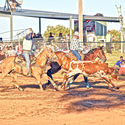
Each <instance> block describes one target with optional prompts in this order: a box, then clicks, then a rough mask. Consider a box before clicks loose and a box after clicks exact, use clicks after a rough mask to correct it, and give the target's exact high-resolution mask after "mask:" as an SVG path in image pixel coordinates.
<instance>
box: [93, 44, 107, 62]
mask: <svg viewBox="0 0 125 125" xmlns="http://www.w3.org/2000/svg"><path fill="white" fill-rule="evenodd" d="M94 53H96V55H97V57H98V58H99V59H100V60H102V61H104V62H105V61H106V60H107V59H106V56H105V53H104V51H103V46H101V47H98V48H97V49H95V51H94Z"/></svg>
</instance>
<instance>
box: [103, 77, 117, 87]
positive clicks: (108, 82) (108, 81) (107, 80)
mask: <svg viewBox="0 0 125 125" xmlns="http://www.w3.org/2000/svg"><path fill="white" fill-rule="evenodd" d="M103 79H104V80H105V82H106V84H107V85H108V87H109V88H110V89H111V86H110V84H111V85H112V87H113V88H116V87H115V85H114V84H113V83H112V82H111V80H110V79H109V78H106V77H103Z"/></svg>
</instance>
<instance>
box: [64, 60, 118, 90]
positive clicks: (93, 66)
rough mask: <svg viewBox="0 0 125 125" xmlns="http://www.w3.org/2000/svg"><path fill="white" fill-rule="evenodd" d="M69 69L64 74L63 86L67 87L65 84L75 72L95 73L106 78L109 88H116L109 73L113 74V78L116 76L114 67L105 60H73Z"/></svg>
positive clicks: (88, 74)
mask: <svg viewBox="0 0 125 125" xmlns="http://www.w3.org/2000/svg"><path fill="white" fill-rule="evenodd" d="M68 69H69V70H68V71H67V73H66V74H65V76H64V80H63V84H62V86H63V87H64V89H65V85H66V83H67V81H68V78H71V77H72V76H74V75H75V74H78V73H80V74H83V75H84V76H86V77H88V76H90V75H94V76H96V77H100V78H102V79H104V80H105V82H106V84H107V85H108V87H109V88H111V87H113V88H116V87H115V85H114V84H113V83H112V82H111V79H109V78H108V74H109V75H111V76H112V78H114V77H116V76H115V74H114V69H113V68H110V67H108V64H107V63H105V62H99V61H98V62H97V61H72V62H70V65H69V68H68Z"/></svg>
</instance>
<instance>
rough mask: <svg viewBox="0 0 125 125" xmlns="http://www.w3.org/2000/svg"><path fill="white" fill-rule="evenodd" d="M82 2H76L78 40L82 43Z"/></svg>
mask: <svg viewBox="0 0 125 125" xmlns="http://www.w3.org/2000/svg"><path fill="white" fill-rule="evenodd" d="M82 4H83V2H82V0H78V8H79V10H78V11H79V40H80V41H81V42H83V6H82Z"/></svg>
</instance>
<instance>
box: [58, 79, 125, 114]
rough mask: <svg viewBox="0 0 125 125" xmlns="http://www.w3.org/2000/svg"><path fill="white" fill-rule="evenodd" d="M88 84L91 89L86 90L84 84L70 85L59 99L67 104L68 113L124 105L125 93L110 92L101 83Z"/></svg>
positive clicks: (75, 83)
mask: <svg viewBox="0 0 125 125" xmlns="http://www.w3.org/2000/svg"><path fill="white" fill-rule="evenodd" d="M89 83H90V85H91V86H92V87H93V88H91V89H86V86H85V83H84V82H82V83H81V82H74V83H72V85H71V89H70V90H68V91H67V93H66V94H65V95H63V96H62V97H61V98H60V101H67V102H69V105H68V108H67V112H68V113H70V112H81V111H85V110H92V109H97V108H99V109H108V108H114V107H119V106H123V105H125V91H119V90H117V89H116V90H113V91H111V90H109V89H108V86H107V85H105V82H103V81H98V82H89ZM100 83H101V84H100ZM102 83H103V84H102ZM99 84H100V85H99ZM119 87H122V86H119ZM79 88H80V89H79ZM82 88H83V90H82Z"/></svg>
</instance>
